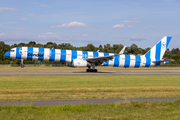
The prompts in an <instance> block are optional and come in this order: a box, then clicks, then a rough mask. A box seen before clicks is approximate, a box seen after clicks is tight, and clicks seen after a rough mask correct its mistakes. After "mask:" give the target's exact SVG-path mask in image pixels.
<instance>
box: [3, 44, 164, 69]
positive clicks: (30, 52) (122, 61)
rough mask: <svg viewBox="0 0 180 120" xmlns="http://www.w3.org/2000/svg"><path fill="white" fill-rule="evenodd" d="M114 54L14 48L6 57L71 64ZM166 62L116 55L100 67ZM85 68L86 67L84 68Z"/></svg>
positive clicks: (150, 64)
mask: <svg viewBox="0 0 180 120" xmlns="http://www.w3.org/2000/svg"><path fill="white" fill-rule="evenodd" d="M115 54H116V53H103V52H90V51H78V50H65V49H50V48H37V47H16V48H12V49H11V50H10V51H9V53H7V54H6V56H7V57H10V58H13V59H20V60H21V59H24V60H42V61H56V62H66V63H72V62H73V60H75V59H79V60H85V59H87V58H96V57H104V56H110V55H115ZM166 63H167V62H159V63H158V64H157V63H153V62H152V61H151V58H150V57H146V56H145V55H126V54H123V55H118V56H114V58H113V59H112V60H108V61H106V62H103V63H102V64H96V65H102V66H114V67H126V68H128V67H133V68H138V67H150V66H157V65H161V64H166ZM84 67H86V66H84Z"/></svg>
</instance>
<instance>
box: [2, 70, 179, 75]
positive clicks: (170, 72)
mask: <svg viewBox="0 0 180 120" xmlns="http://www.w3.org/2000/svg"><path fill="white" fill-rule="evenodd" d="M0 75H5V76H9V75H180V70H145V71H143V70H132V71H130V70H126V71H99V72H97V73H96V72H85V71H8V72H7V71H0Z"/></svg>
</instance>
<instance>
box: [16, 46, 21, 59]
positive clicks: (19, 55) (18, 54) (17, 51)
mask: <svg viewBox="0 0 180 120" xmlns="http://www.w3.org/2000/svg"><path fill="white" fill-rule="evenodd" d="M21 56H22V47H17V48H16V58H17V59H21Z"/></svg>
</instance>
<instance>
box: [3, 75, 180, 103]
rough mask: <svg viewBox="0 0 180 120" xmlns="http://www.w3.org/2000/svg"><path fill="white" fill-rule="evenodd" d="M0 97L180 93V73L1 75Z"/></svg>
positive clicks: (41, 98)
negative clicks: (160, 74)
mask: <svg viewBox="0 0 180 120" xmlns="http://www.w3.org/2000/svg"><path fill="white" fill-rule="evenodd" d="M0 88H1V89H0V101H16V100H20V101H22V100H57V99H58V100H59V99H93V98H137V97H180V76H175V75H174V76H168V75H166V76H153V75H151V76H118V75H117V76H115V75H112V76H111V75H110V76H109V75H107V76H102V75H100V76H88V75H85V76H0Z"/></svg>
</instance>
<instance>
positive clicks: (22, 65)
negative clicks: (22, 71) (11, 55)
mask: <svg viewBox="0 0 180 120" xmlns="http://www.w3.org/2000/svg"><path fill="white" fill-rule="evenodd" d="M20 66H21V68H23V67H24V64H23V59H21V65H20Z"/></svg>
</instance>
